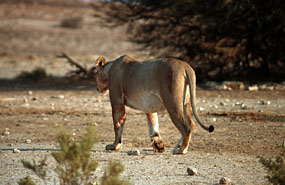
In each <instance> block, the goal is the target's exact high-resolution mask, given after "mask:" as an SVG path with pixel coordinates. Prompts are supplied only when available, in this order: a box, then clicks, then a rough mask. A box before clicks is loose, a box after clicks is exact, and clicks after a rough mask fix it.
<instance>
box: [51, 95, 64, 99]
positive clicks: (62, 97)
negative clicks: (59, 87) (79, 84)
mask: <svg viewBox="0 0 285 185" xmlns="http://www.w3.org/2000/svg"><path fill="white" fill-rule="evenodd" d="M52 98H59V99H64V95H57V96H52Z"/></svg>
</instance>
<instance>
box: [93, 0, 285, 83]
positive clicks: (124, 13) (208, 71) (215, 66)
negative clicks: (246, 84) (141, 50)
mask: <svg viewBox="0 0 285 185" xmlns="http://www.w3.org/2000/svg"><path fill="white" fill-rule="evenodd" d="M118 1H119V2H120V3H117V2H118ZM115 2H116V3H115ZM93 7H94V10H95V11H94V12H95V16H97V17H100V18H101V19H102V22H103V23H104V24H105V25H106V24H107V25H108V26H121V25H122V24H127V26H128V32H129V35H130V39H131V40H132V41H134V42H136V43H139V44H141V45H142V46H143V47H145V48H146V49H151V51H152V54H154V55H159V56H163V57H164V56H174V57H178V58H181V59H183V60H185V61H189V62H191V65H192V66H193V67H194V69H195V71H196V73H197V76H198V78H197V79H201V78H203V79H211V80H225V79H227V80H229V79H235V80H239V79H240V78H241V79H246V78H247V77H252V78H254V79H258V78H259V77H261V78H259V79H261V80H262V79H264V78H266V77H270V76H271V77H276V76H279V80H282V76H283V79H284V75H285V53H284V52H283V50H284V46H283V45H284V42H285V34H284V26H285V11H283V10H284V8H285V3H284V1H281V0H266V1H265V0H259V1H256V0H246V1H245V0H207V1H202V2H201V1H199V0H179V1H177V0H165V1H158V0H153V1H150V0H131V1H125V0H112V2H110V1H105V2H104V4H103V5H101V4H99V3H94V5H93ZM100 7H104V9H100ZM108 7H109V8H108ZM102 11H103V13H102ZM280 75H281V76H280Z"/></svg>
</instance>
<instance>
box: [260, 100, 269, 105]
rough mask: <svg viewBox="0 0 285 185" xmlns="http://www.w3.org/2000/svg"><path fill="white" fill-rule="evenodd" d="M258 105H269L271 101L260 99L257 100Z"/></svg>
mask: <svg viewBox="0 0 285 185" xmlns="http://www.w3.org/2000/svg"><path fill="white" fill-rule="evenodd" d="M259 104H260V105H270V104H271V101H265V100H261V101H260V102H259Z"/></svg>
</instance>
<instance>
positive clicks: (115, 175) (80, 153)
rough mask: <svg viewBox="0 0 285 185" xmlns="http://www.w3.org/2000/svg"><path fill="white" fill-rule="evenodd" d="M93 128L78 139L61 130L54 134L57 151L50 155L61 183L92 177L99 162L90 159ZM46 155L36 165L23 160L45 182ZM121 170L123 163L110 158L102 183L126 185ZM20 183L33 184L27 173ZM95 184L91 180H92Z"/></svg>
mask: <svg viewBox="0 0 285 185" xmlns="http://www.w3.org/2000/svg"><path fill="white" fill-rule="evenodd" d="M95 136H96V131H95V128H94V127H93V126H91V125H89V126H88V127H87V128H86V130H85V132H84V133H83V135H82V137H81V138H80V139H79V141H74V140H73V138H72V136H71V135H70V134H68V133H66V132H64V131H62V132H60V133H59V135H58V136H57V142H58V144H59V148H60V150H59V151H56V152H52V154H51V155H52V157H53V158H54V159H55V161H56V168H55V172H56V173H57V175H58V178H59V184H60V185H81V184H82V185H83V184H84V185H87V184H88V185H89V184H92V182H95V184H97V183H96V179H93V177H92V176H93V173H94V172H95V171H96V168H97V166H98V162H97V161H96V160H93V159H91V149H92V148H93V146H94V144H95V143H96V141H97V139H96V137H95ZM46 160H47V157H45V158H44V159H43V160H41V161H40V162H39V164H37V163H36V162H35V161H33V163H31V162H29V161H25V160H22V164H23V165H24V167H25V168H27V169H29V170H31V171H33V172H34V173H35V174H36V175H37V176H38V177H39V178H40V179H42V180H43V181H44V182H46V175H47V169H48V166H47V164H46ZM123 170H124V166H123V165H122V164H121V163H120V162H113V161H110V162H109V165H108V172H105V174H104V176H103V177H102V184H104V185H106V184H114V185H129V184H130V183H129V182H128V181H126V180H123V179H120V178H119V176H120V173H122V171H123ZM18 184H19V185H35V183H34V182H33V181H32V179H31V178H30V177H29V176H27V177H25V178H22V179H20V180H19V181H18ZM93 184H94V183H93Z"/></svg>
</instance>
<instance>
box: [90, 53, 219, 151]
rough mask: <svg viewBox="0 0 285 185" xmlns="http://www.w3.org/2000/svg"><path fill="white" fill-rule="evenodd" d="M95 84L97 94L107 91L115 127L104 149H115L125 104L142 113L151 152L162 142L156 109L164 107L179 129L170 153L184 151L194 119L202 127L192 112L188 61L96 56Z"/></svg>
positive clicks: (119, 140) (192, 85)
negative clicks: (113, 135) (178, 135)
mask: <svg viewBox="0 0 285 185" xmlns="http://www.w3.org/2000/svg"><path fill="white" fill-rule="evenodd" d="M94 74H95V75H94V77H95V81H96V88H97V90H98V91H99V92H100V93H101V94H105V93H106V92H108V91H109V96H110V101H111V106H112V116H113V124H114V131H115V141H114V143H113V144H110V145H107V146H106V149H107V150H119V149H120V147H121V145H122V135H123V130H124V126H125V119H126V112H125V106H128V107H130V108H133V109H137V110H141V111H143V112H145V113H146V116H147V121H148V126H149V135H150V139H151V141H152V145H153V148H154V151H155V152H164V151H165V144H164V142H163V140H162V139H161V137H160V135H159V130H158V127H159V126H158V120H157V113H156V112H160V111H163V110H165V109H166V110H167V112H168V113H169V116H170V118H171V120H172V122H173V123H174V125H175V126H176V128H177V129H178V130H179V131H180V133H181V136H182V137H181V139H180V140H179V141H178V143H177V144H176V145H175V148H174V150H173V153H174V154H185V153H186V152H187V149H188V146H189V142H190V140H191V135H192V132H193V130H194V125H195V123H194V121H193V120H192V116H191V113H193V115H194V117H195V118H196V121H197V122H198V123H199V124H200V125H201V127H202V128H204V129H205V130H207V131H209V132H212V131H213V130H214V127H213V126H210V127H206V126H204V125H203V124H202V123H201V121H200V119H199V117H198V114H197V112H196V107H195V105H196V77H195V72H194V70H193V69H192V68H191V67H190V65H189V64H187V63H185V62H183V61H180V60H176V59H156V60H150V61H144V62H139V61H136V60H135V59H132V58H130V57H128V56H121V57H120V58H118V59H116V60H114V61H110V62H106V60H105V59H104V58H103V57H100V58H99V59H98V60H97V62H96V68H94Z"/></svg>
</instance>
